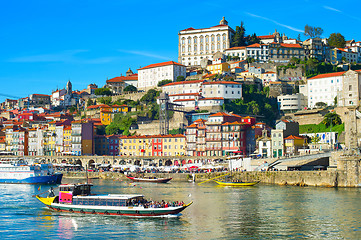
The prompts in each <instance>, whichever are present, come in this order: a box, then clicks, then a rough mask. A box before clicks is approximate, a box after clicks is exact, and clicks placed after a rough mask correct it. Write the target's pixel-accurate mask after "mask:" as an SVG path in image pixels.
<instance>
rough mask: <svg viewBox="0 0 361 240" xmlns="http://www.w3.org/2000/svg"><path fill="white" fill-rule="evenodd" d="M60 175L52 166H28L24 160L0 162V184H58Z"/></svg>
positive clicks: (61, 175)
mask: <svg viewBox="0 0 361 240" xmlns="http://www.w3.org/2000/svg"><path fill="white" fill-rule="evenodd" d="M62 177H63V174H62V173H55V170H54V167H53V165H52V164H28V163H27V162H25V161H24V160H19V161H15V160H2V161H0V183H25V184H60V183H61V179H62Z"/></svg>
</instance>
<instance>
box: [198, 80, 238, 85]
mask: <svg viewBox="0 0 361 240" xmlns="http://www.w3.org/2000/svg"><path fill="white" fill-rule="evenodd" d="M206 84H207V85H210V84H241V83H239V82H232V81H214V82H204V83H203V85H206Z"/></svg>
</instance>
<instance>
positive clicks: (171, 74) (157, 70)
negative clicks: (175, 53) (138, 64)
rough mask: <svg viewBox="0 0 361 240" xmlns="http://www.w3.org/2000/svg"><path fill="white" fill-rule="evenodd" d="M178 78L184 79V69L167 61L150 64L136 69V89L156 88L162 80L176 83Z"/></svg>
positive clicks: (180, 65)
mask: <svg viewBox="0 0 361 240" xmlns="http://www.w3.org/2000/svg"><path fill="white" fill-rule="evenodd" d="M178 76H183V77H186V67H185V66H184V65H182V64H179V63H177V62H173V61H169V62H162V63H156V64H151V65H148V66H146V67H143V68H140V69H138V89H143V90H147V89H150V88H155V87H157V86H158V82H160V81H162V80H167V79H168V80H172V81H173V82H175V81H176V79H177V77H178Z"/></svg>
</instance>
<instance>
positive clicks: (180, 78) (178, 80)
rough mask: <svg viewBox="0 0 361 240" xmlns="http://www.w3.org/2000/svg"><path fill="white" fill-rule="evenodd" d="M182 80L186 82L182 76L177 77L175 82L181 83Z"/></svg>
mask: <svg viewBox="0 0 361 240" xmlns="http://www.w3.org/2000/svg"><path fill="white" fill-rule="evenodd" d="M184 80H186V79H185V77H184V76H182V75H180V76H178V77H177V82H183V81H184Z"/></svg>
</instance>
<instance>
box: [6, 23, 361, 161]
mask: <svg viewBox="0 0 361 240" xmlns="http://www.w3.org/2000/svg"><path fill="white" fill-rule="evenodd" d="M237 29H238V30H237V31H238V32H237V31H235V30H234V29H232V28H231V27H230V26H229V25H228V22H227V21H226V20H225V19H224V18H223V19H222V20H221V21H220V22H219V24H218V25H215V26H211V27H207V28H201V29H195V28H192V27H190V28H187V29H184V30H180V31H179V33H178V37H179V43H178V62H174V61H165V62H160V63H149V65H147V66H144V67H140V68H139V69H137V72H133V71H132V70H131V69H130V68H129V70H128V71H127V72H126V73H125V74H124V76H123V75H121V76H116V77H113V78H110V79H107V80H105V81H104V86H102V87H98V86H97V85H95V84H88V83H84V85H87V87H86V88H85V89H82V90H73V88H72V83H71V82H70V81H68V82H67V83H66V85H65V87H64V88H62V89H56V90H54V91H52V92H51V93H50V94H39V93H33V94H29V96H28V97H25V98H20V99H6V100H5V101H4V102H3V103H1V104H0V109H1V110H0V127H1V131H0V151H3V152H5V151H6V152H11V153H13V154H14V155H17V156H25V155H32V156H43V155H47V156H62V155H110V156H130V155H131V156H226V155H227V156H228V155H258V156H262V157H273V158H278V157H281V156H284V155H295V154H299V152H300V149H303V150H304V149H310V148H318V146H319V145H317V144H324V145H326V146H328V147H329V148H333V147H334V144H336V143H339V142H342V141H343V140H342V138H339V135H341V132H340V129H342V128H341V127H339V128H337V131H335V129H336V127H334V128H333V129H332V127H331V128H329V126H328V128H320V129H324V130H325V129H326V130H325V131H324V132H319V133H315V132H314V131H313V132H312V133H311V132H310V133H307V132H302V135H301V134H300V132H299V126H300V125H309V124H319V123H321V122H322V121H324V119H325V117H326V115H327V114H328V113H330V112H331V113H336V114H337V116H339V117H340V120H341V122H337V123H336V122H334V119H331V120H330V121H331V124H334V126H336V125H341V123H342V122H345V121H346V119H347V114H348V112H347V109H348V108H349V107H350V106H352V107H356V110H355V114H356V116H357V119H356V121H357V123H359V122H360V117H361V113H360V112H359V111H358V107H359V105H360V98H361V96H360V92H361V90H360V87H361V70H358V69H360V68H361V67H360V65H358V64H359V63H361V42H360V41H358V42H357V41H354V40H350V41H346V42H345V46H344V47H343V48H340V47H333V46H331V45H330V44H329V43H328V39H326V38H325V39H321V38H320V37H319V36H313V37H312V38H309V39H307V40H305V41H301V40H300V39H294V38H290V37H288V36H286V35H285V34H281V33H279V32H277V31H275V32H274V33H270V34H269V35H259V36H257V35H256V34H253V35H250V36H243V37H239V36H240V35H239V34H240V32H239V27H237ZM237 39H238V40H237ZM247 44H248V45H247ZM175 48H176V46H175ZM357 126H361V124H357ZM302 129H311V128H305V127H304V128H302ZM313 129H316V128H313ZM360 130H361V129H360ZM169 132H173V133H177V134H169ZM312 134H319V139H318V138H316V137H315V135H312ZM316 140H317V141H316Z"/></svg>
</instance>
